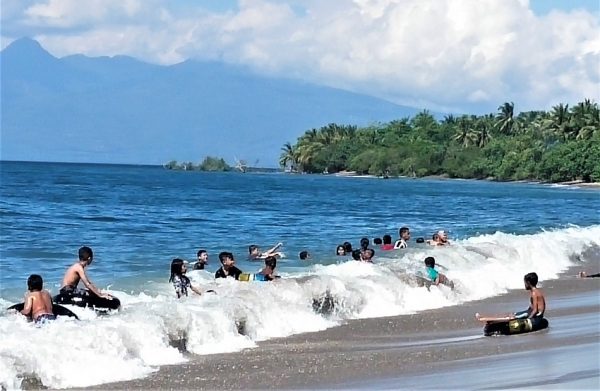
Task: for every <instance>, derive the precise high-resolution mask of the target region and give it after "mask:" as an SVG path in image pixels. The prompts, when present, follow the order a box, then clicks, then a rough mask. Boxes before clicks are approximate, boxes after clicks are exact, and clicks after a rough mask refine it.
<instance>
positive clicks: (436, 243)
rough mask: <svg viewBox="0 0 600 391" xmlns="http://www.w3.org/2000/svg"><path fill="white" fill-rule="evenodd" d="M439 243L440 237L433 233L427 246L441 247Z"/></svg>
mask: <svg viewBox="0 0 600 391" xmlns="http://www.w3.org/2000/svg"><path fill="white" fill-rule="evenodd" d="M439 241H440V235H438V234H437V233H434V234H433V235H431V240H428V241H427V244H429V245H430V246H443V244H440V243H439Z"/></svg>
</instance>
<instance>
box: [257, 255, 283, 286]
mask: <svg viewBox="0 0 600 391" xmlns="http://www.w3.org/2000/svg"><path fill="white" fill-rule="evenodd" d="M276 267H277V258H275V257H273V256H269V257H267V258H265V267H264V268H263V269H262V270H261V271H260V273H257V274H256V275H255V276H254V279H255V280H256V281H273V280H274V279H276V278H279V277H280V276H275V275H273V273H275V268H276Z"/></svg>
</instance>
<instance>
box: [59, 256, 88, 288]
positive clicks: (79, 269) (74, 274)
mask: <svg viewBox="0 0 600 391" xmlns="http://www.w3.org/2000/svg"><path fill="white" fill-rule="evenodd" d="M82 276H85V271H84V269H83V266H81V263H79V262H77V263H75V264H73V265H71V267H69V268H68V269H67V272H66V273H65V276H64V277H63V282H62V287H63V288H64V287H66V286H72V287H73V288H77V285H78V284H79V281H80V280H81V277H82Z"/></svg>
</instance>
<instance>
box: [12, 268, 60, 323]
mask: <svg viewBox="0 0 600 391" xmlns="http://www.w3.org/2000/svg"><path fill="white" fill-rule="evenodd" d="M27 289H28V290H29V292H27V294H26V295H25V303H24V304H25V306H24V307H23V310H21V314H23V315H25V316H31V319H33V321H34V322H35V323H36V324H42V323H46V322H47V321H50V320H54V319H56V316H55V315H54V313H53V312H52V296H50V293H49V292H48V291H47V290H45V289H44V280H42V277H41V276H39V275H37V274H32V275H30V276H29V278H28V279H27Z"/></svg>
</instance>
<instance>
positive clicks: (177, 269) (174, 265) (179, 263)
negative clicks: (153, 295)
mask: <svg viewBox="0 0 600 391" xmlns="http://www.w3.org/2000/svg"><path fill="white" fill-rule="evenodd" d="M184 263H185V261H184V260H183V259H181V258H173V260H172V261H171V277H169V282H173V278H175V276H181V275H182V270H181V269H182V268H183V264H184Z"/></svg>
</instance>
